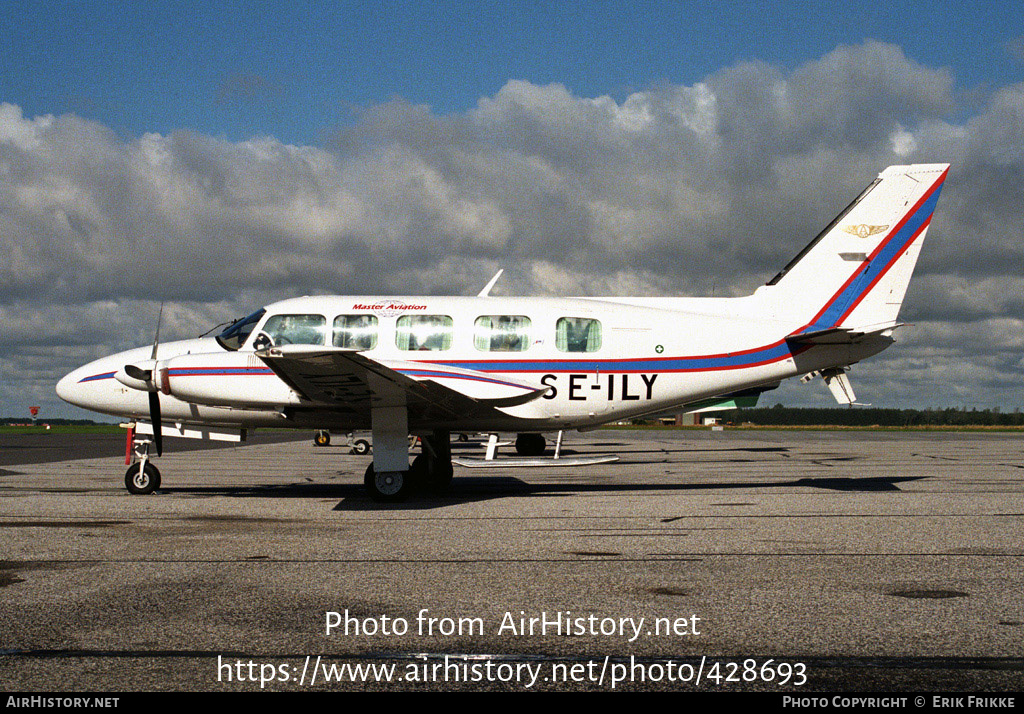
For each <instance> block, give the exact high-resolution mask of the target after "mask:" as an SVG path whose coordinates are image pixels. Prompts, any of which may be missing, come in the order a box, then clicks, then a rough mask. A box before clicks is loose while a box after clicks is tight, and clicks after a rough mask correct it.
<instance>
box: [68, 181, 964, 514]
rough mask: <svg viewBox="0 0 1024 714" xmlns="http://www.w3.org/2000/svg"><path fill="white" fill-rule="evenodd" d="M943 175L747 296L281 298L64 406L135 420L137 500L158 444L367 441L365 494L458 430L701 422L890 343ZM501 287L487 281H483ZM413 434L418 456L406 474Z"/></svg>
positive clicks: (431, 453)
mask: <svg viewBox="0 0 1024 714" xmlns="http://www.w3.org/2000/svg"><path fill="white" fill-rule="evenodd" d="M947 169H948V165H946V164H930V165H913V166H892V167H889V168H888V169H886V170H885V171H883V172H882V173H881V174H880V175H879V176H878V178H877V179H875V180H874V181H873V182H872V183H871V184H870V185H869V186H868V187H867V188H866V189H865V190H864V191H863V192H862V193H861V194H860V195H859V196H857V198H856V199H855V200H854V201H853V202H852V203H851V204H850V205H849V206H848V207H847V208H846V209H845V210H844V211H843V212H842V213H841V214H840V215H839V216H838V217H836V219H835V220H834V221H832V222H831V223H830V224H829V225H828V226H827V227H826V228H825V230H824V231H822V232H821V234H819V235H818V236H817V237H816V238H815V239H814V240H813V241H811V243H810V244H808V245H807V247H806V248H804V249H803V250H802V251H801V252H800V253H799V254H798V255H797V256H796V257H795V258H794V259H793V260H792V261H791V262H790V263H789V264H788V265H786V266H785V268H783V269H782V271H781V272H779V273H778V275H776V276H775V277H774V278H772V279H771V280H769V281H768V283H767V284H766V285H764V286H762V287H760V288H758V289H757V290H756V291H755V292H754V293H753V294H752V295H749V296H746V297H738V298H673V297H668V298H645V297H603V298H540V297H493V296H490V295H489V294H488V291H489V289H490V287H491V285H488V287H487V288H486V289H485V290H484V291H483V292H482V293H481V295H478V296H476V297H400V298H399V297H384V296H374V297H334V296H310V297H301V298H294V299H289V300H283V301H281V302H277V303H274V304H272V305H268V306H266V307H263V308H260V309H259V310H257V311H255V312H253V313H252V314H251V315H249V316H248V317H244V318H241V319H239V320H237V321H236V322H235V323H233V324H232V325H231V326H230V327H228V328H227V329H226V330H224V331H223V332H222V333H221V334H219V335H218V336H216V337H215V338H204V339H195V340H182V341H177V342H169V343H164V344H157V343H156V342H155V343H154V344H153V345H152V346H151V347H140V348H138V349H134V350H128V351H126V352H121V353H118V354H115V355H111V356H109V357H105V358H103V359H99V360H96V361H94V362H91V363H89V364H87V365H85V366H83V367H80V368H79V369H76V370H75V371H73V372H71V373H70V374H68V375H67V376H66V377H64V378H63V379H61V380H60V382H59V383H58V385H57V393H58V394H59V395H60V397H61V398H62V399H64V400H65V401H68V402H70V403H72V404H76V405H78V406H81V407H85V408H87V409H91V410H94V411H97V412H102V413H105V414H112V415H117V416H121V417H125V418H127V419H131V420H135V421H136V422H137V427H136V429H135V431H134V436H133V439H134V441H133V444H134V462H133V463H132V464H131V465H130V466H129V469H128V472H127V474H126V476H125V483H126V485H127V487H128V489H129V490H130V491H132V492H133V493H148V492H150V491H152V490H154V489H155V488H158V487H159V484H160V474H159V472H158V471H157V469H156V468H155V467H154V466H153V464H152V458H151V457H152V454H151V447H155V450H156V452H157V454H158V455H159V454H160V453H161V450H162V435H164V434H169V435H175V436H185V437H197V438H222V439H233V440H238V439H240V438H242V435H243V434H244V432H245V430H246V429H252V428H256V427H295V428H299V429H305V430H313V429H331V430H338V431H352V430H357V429H369V430H371V431H372V436H373V461H372V463H371V464H370V465H369V467H368V468H367V470H366V476H365V483H366V486H367V488H368V489H369V491H370V493H371V494H372V495H373V496H374V497H375V498H377V499H381V500H400V499H402V498H405V497H406V495H407V494H408V493H409V491H410V489H411V488H412V487H413V486H415V485H424V486H426V487H429V488H433V489H437V490H443V489H444V488H445V487H447V485H448V484H449V483H450V481H451V478H452V461H451V449H450V447H449V438H450V434H451V432H453V431H455V432H459V431H468V432H492V431H493V432H497V431H503V432H515V433H518V434H520V435H521V436H520V439H519V445H520V449H521V451H522V452H526V453H532V452H538V451H543V448H544V443H545V442H544V437H543V436H542V434H543V433H544V432H551V431H558V430H564V429H587V428H592V427H596V426H599V425H601V424H605V423H608V422H611V421H617V420H621V419H627V418H631V417H637V416H641V415H644V414H650V413H657V412H664V411H666V410H669V409H677V408H681V407H682V408H686V405H694V406H696V405H698V403H702V404H701V405H702V406H706V405H707V404H709V403H712V404H713V403H714V402H716V401H718V400H728V399H733V398H734V397H735V396H736V395H750V394H756V393H757V392H759V391H763V390H766V389H772V388H774V387H775V386H777V385H778V384H779V382H780V381H781V380H783V379H787V378H790V377H801V376H803V377H807V376H809V375H810V376H815V375H820V376H821V377H823V378H824V380H825V382H826V383H827V384H828V386H829V388H830V389H831V390H832V392H833V394H834V395H835V396H836V398H837V399H838V400H839V401H840V402H841V403H852V402H854V395H853V390H852V389H851V387H850V383H849V380H848V379H847V376H846V370H847V369H848V368H849V366H850V365H852V364H854V363H856V362H859V361H860V360H863V359H865V358H867V357H870V356H872V355H874V354H877V353H878V352H881V351H882V350H884V349H885V348H886V347H888V346H889V345H891V344H892V343H893V342H894V340H893V337H892V335H893V332H894V330H895V329H896V328H898V327H899V326H900V325H899V323H898V322H897V315H898V312H899V308H900V304H901V303H902V301H903V297H904V294H905V292H906V289H907V284H908V282H909V280H910V277H911V273H912V272H913V269H914V265H915V264H916V262H917V258H918V255H919V253H920V250H921V244H922V241H923V239H924V236H925V233H926V231H927V229H928V226H929V223H930V221H931V218H932V213H933V211H934V209H935V204H936V201H937V200H938V196H939V190H940V187H941V185H942V183H943V181H944V180H945V177H946V173H947ZM491 284H493V281H492V283H491ZM410 434H414V435H419V436H420V437H421V438H422V442H423V452H422V453H421V454H420V455H419V456H417V457H416V458H415V460H414V461H413V462H412V464H411V465H410V463H409V443H408V436H409V435H410Z"/></svg>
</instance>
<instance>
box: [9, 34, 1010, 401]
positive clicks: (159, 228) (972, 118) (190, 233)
mask: <svg viewBox="0 0 1024 714" xmlns="http://www.w3.org/2000/svg"><path fill="white" fill-rule="evenodd" d="M970 112H971V113H970V115H969V116H967V117H966V119H960V120H959V121H957V120H954V119H953V118H952V117H958V118H959V117H963V116H964V114H965V110H964V108H963V107H960V106H958V104H957V92H956V87H955V78H954V77H952V76H951V75H950V73H949V72H948V70H945V69H941V68H933V67H927V66H923V65H921V64H919V63H917V62H915V61H913V60H912V59H910V58H908V57H906V55H905V54H904V53H903V52H902V50H901V49H900V48H899V47H897V46H894V45H890V44H884V43H880V42H874V41H866V42H864V43H862V44H859V45H854V46H841V47H838V48H836V49H835V50H834V51H832V52H830V53H828V54H826V55H825V56H823V57H821V58H818V59H816V60H813V61H810V62H807V63H805V64H803V65H801V66H798V67H796V68H793V69H791V70H783V69H780V68H778V67H774V66H772V65H769V64H765V63H762V62H741V63H737V64H735V65H732V66H729V67H725V68H722V69H721V70H719V71H717V72H714V73H713V74H711V75H709V76H707V77H705V78H704V79H702V80H701V81H699V82H696V83H695V84H693V85H692V86H676V85H659V86H655V87H651V88H649V89H646V90H644V91H638V92H635V93H633V94H630V95H629V96H627V97H626V98H624V99H622V100H621V101H620V100H616V99H613V98H611V97H608V96H600V97H581V96H578V95H576V94H574V93H573V92H572V91H571V90H570V89H568V88H567V87H565V86H562V85H559V84H549V85H537V84H533V83H530V82H527V81H521V80H512V81H509V82H508V83H507V84H506V85H505V86H503V87H501V88H500V89H499V90H498V91H497V92H496V93H494V94H493V95H492V96H487V97H482V98H480V100H479V101H478V102H477V104H476V105H475V106H474V107H472V108H470V109H469V110H467V111H465V112H462V113H456V114H452V115H439V114H436V113H434V112H432V111H431V110H430V109H429V108H428V107H424V106H417V105H412V104H409V103H407V102H405V101H403V100H401V99H396V100H393V101H390V102H387V103H385V104H381V105H379V106H375V107H371V108H369V109H367V110H366V111H365V112H363V114H362V115H361V116H359V117H358V119H357V120H356V121H355V122H354V123H353V124H352V125H351V126H348V127H346V128H344V129H343V130H340V131H339V132H338V133H337V134H336V135H335V136H334V137H333V138H332V139H331V140H330V141H328V142H325V143H324V144H323V145H321V146H295V145H290V144H285V143H283V142H281V141H279V140H277V139H275V138H274V137H270V136H262V137H253V138H250V139H248V140H246V141H228V140H225V139H222V138H216V137H211V136H206V135H203V134H198V133H195V132H189V131H176V132H171V133H170V134H145V135H143V136H140V137H129V138H125V137H120V136H118V135H116V134H115V133H114V132H113V131H111V130H110V129H108V128H107V127H104V126H101V125H99V124H96V123H94V122H90V121H87V120H84V119H82V118H80V117H77V116H74V115H63V116H49V115H47V116H37V117H31V116H25V115H24V113H23V112H22V110H21V108H19V107H18V106H17V105H14V104H9V103H8V104H2V105H0V254H2V256H3V258H2V259H0V358H2V359H0V364H2V369H3V372H2V379H0V397H2V398H3V400H4V404H5V412H10V413H17V412H19V410H22V409H21V406H22V402H24V401H25V398H24V395H25V394H26V393H30V394H32V399H34V400H36V401H43V402H45V403H53V402H55V397H54V396H53V394H52V385H53V383H54V382H55V381H56V379H57V378H58V377H59V376H60V375H61V374H62V373H63V372H64V371H66V370H67V369H68V368H70V367H71V366H73V365H74V364H75V363H77V362H81V361H84V359H85V358H86V357H88V356H89V355H92V354H99V353H103V352H108V351H113V350H116V349H121V348H123V347H126V346H129V345H135V344H143V343H145V342H147V341H148V339H150V337H149V336H150V334H151V331H152V325H153V323H154V321H155V315H156V311H157V308H156V306H157V305H158V304H159V302H160V301H163V300H166V301H168V304H169V306H173V307H169V315H168V320H167V326H166V328H165V329H166V331H165V334H166V335H167V336H168V338H173V337H183V336H189V335H194V334H197V333H198V332H202V331H204V330H206V329H207V328H209V327H211V326H213V325H214V324H216V323H217V322H220V321H222V320H225V319H228V318H230V317H233V316H237V315H239V314H242V313H244V312H247V311H248V310H249V309H250V308H252V307H255V306H256V305H258V304H261V303H264V302H269V301H271V300H274V299H279V298H282V297H287V296H292V295H300V294H309V293H354V294H367V293H374V294H415V293H428V294H445V293H450V294H472V293H473V292H475V291H476V290H477V289H479V287H480V286H482V285H483V284H484V283H485V282H486V281H487V279H488V278H489V277H490V276H491V275H492V274H493V273H494V272H495V271H496V270H497V269H498V268H502V267H503V268H506V276H505V278H504V279H503V280H502V281H501V283H499V285H498V286H497V288H496V291H495V292H496V293H502V292H505V293H513V294H546V295H551V294H590V295H599V294H609V295H611V294H640V295H647V294H677V295H702V294H703V295H710V294H712V293H714V294H717V295H729V294H735V295H738V294H745V293H748V292H750V291H751V290H753V289H754V288H755V287H757V286H758V285H759V284H761V283H762V282H764V281H765V280H766V279H767V278H769V277H771V275H773V274H774V273H775V272H776V271H777V270H778V268H780V267H781V266H782V265H783V264H785V262H786V261H787V260H788V259H789V258H790V257H791V256H792V255H793V254H795V253H796V252H797V251H798V250H799V249H800V248H801V247H802V246H803V245H804V244H805V243H806V242H807V241H808V240H809V239H810V238H811V237H813V236H814V235H815V234H816V233H817V232H818V230H820V229H821V227H823V226H824V225H825V224H826V223H827V222H828V221H829V220H830V219H831V218H832V217H833V216H834V215H835V214H836V213H837V212H838V211H839V210H841V209H842V208H843V207H844V206H845V205H846V204H847V203H848V202H849V200H850V199H851V198H852V197H853V196H855V195H856V194H857V193H858V192H859V191H860V190H861V189H862V188H863V186H864V185H866V183H867V182H868V181H870V180H871V178H873V176H874V175H875V174H876V173H877V172H878V171H880V170H881V169H883V168H884V167H885V166H887V165H889V164H892V163H901V162H932V161H942V162H950V163H952V164H953V167H952V169H951V172H950V176H949V179H948V181H947V184H946V187H945V189H944V192H943V196H942V199H941V201H940V202H939V208H938V210H937V212H936V216H935V219H934V221H933V224H932V229H931V232H930V233H929V236H928V240H927V243H926V246H925V250H924V252H923V254H922V258H921V262H920V264H919V268H918V271H919V275H918V277H917V278H916V279H915V281H914V282H912V283H911V288H910V293H909V294H908V298H907V302H906V306H905V313H904V316H905V317H906V318H907V319H913V320H915V321H919V325H918V326H917V327H915V328H914V329H915V330H917V331H916V332H913V333H910V334H911V335H912V338H911V337H908V338H907V339H906V341H905V343H901V344H899V345H898V346H897V347H895V348H893V349H891V350H889V351H888V352H886V353H885V354H884V355H882V356H880V357H879V358H875V359H874V360H872V361H871V362H869V363H866V364H865V365H863V366H862V367H860V368H858V372H857V380H858V381H859V382H860V384H858V387H859V389H860V391H861V392H863V393H866V394H868V395H869V396H871V397H872V399H869V401H874V402H875V403H877V404H886V405H907V406H911V405H917V406H925V405H927V404H928V403H930V402H933V401H934V402H935V405H936V406H944V405H945V402H943V401H942V400H943V399H944V398H945V397H946V396H949V397H950V398H952V397H953V396H957V397H958V398H960V397H961V396H962V397H963V398H964V399H967V398H968V396H969V395H973V396H970V398H971V399H973V400H975V401H976V402H977V404H978V405H983V404H991V405H997V404H998V405H1001V406H1004V407H1013V406H1017V405H1019V404H1020V402H1021V401H1022V391H1021V387H1020V386H1019V385H1020V384H1021V377H1022V376H1024V375H1022V374H1021V372H1022V367H1021V363H1020V360H1019V357H1017V358H1016V360H1014V359H1011V358H1010V353H1011V352H1012V351H1013V349H1015V347H1014V345H1015V344H1017V343H1014V342H1013V339H1012V337H1011V335H1012V333H1013V329H1014V326H1016V328H1017V330H1018V332H1017V334H1018V335H1019V334H1020V331H1019V327H1020V320H1021V317H1022V313H1021V308H1022V300H1021V291H1022V289H1024V284H1022V278H1021V269H1020V266H1021V265H1024V241H1022V237H1024V236H1022V234H1024V221H1022V212H1021V209H1020V206H1021V205H1024V201H1022V199H1024V195H1022V192H1024V181H1022V180H1021V178H1022V173H1024V156H1022V151H1024V85H1013V86H1007V87H1002V88H999V89H997V90H995V91H993V92H992V93H991V95H990V96H989V97H988V98H987V99H986V100H985V101H984V102H982V104H981V105H980V106H975V105H972V107H971V108H970ZM996 326H997V327H998V331H997V332H993V330H994V329H995V327H996ZM958 336H959V337H958ZM972 375H973V376H972ZM932 378H935V379H941V380H947V381H950V380H952V381H955V382H956V383H957V384H958V385H959V386H958V387H957V389H962V394H961V393H960V392H956V393H955V394H954V392H953V391H949V392H948V393H946V392H943V391H942V390H941V389H928V388H924V387H922V384H921V380H922V379H923V380H927V379H932ZM975 378H976V382H975V381H972V380H974V379H975ZM943 384H946V382H943ZM787 395H790V396H792V399H790V400H789V401H790V403H796V402H803V403H808V404H812V403H818V402H819V401H820V400H827V399H828V398H829V397H827V395H825V394H824V393H817V392H816V393H814V394H810V393H809V392H808V391H807V388H803V389H801V390H793V391H791V392H787ZM802 395H806V396H802ZM794 400H795V402H794ZM1008 400H1009V401H1008ZM58 409H60V408H59V407H58V406H57V405H56V404H54V406H53V410H54V411H56V410H58Z"/></svg>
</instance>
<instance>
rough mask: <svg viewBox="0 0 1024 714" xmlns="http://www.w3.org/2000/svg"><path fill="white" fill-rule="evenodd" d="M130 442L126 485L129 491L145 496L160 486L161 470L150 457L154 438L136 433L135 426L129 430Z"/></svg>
mask: <svg viewBox="0 0 1024 714" xmlns="http://www.w3.org/2000/svg"><path fill="white" fill-rule="evenodd" d="M127 441H128V443H127V445H126V448H125V458H124V462H125V463H126V464H129V466H128V470H127V471H126V472H125V474H124V487H125V488H127V489H128V493H132V494H135V495H139V496H144V495H146V494H149V493H153V491H155V490H157V489H158V488H160V470H159V469H158V468H157V467H156V466H154V465H153V463H152V462H151V461H150V458H149V447H150V446H151V445H152V444H153V443H154V442H153V438H152V437H151V436H147V435H139V434H136V433H135V427H134V426H133V427H132V428H130V429H129V430H128V439H127Z"/></svg>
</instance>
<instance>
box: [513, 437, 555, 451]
mask: <svg viewBox="0 0 1024 714" xmlns="http://www.w3.org/2000/svg"><path fill="white" fill-rule="evenodd" d="M547 448H548V444H547V442H546V441H545V440H544V435H543V434H520V435H519V436H517V437H516V453H517V454H519V455H520V456H543V455H544V451H545V450H546V449H547Z"/></svg>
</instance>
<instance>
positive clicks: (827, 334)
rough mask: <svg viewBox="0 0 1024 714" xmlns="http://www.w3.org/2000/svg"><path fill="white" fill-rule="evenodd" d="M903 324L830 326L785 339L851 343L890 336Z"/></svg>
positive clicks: (792, 341)
mask: <svg viewBox="0 0 1024 714" xmlns="http://www.w3.org/2000/svg"><path fill="white" fill-rule="evenodd" d="M905 324H906V323H891V324H887V325H880V326H872V327H863V328H852V327H831V328H829V329H827V330H815V331H814V332H802V333H799V334H794V335H789V336H788V337H787V338H786V341H787V342H789V343H790V344H796V345H852V344H856V343H858V342H862V341H864V340H865V339H867V338H869V337H890V336H891V335H892V332H893V331H894V330H896V329H897V328H899V327H903V326H904V325H905Z"/></svg>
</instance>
